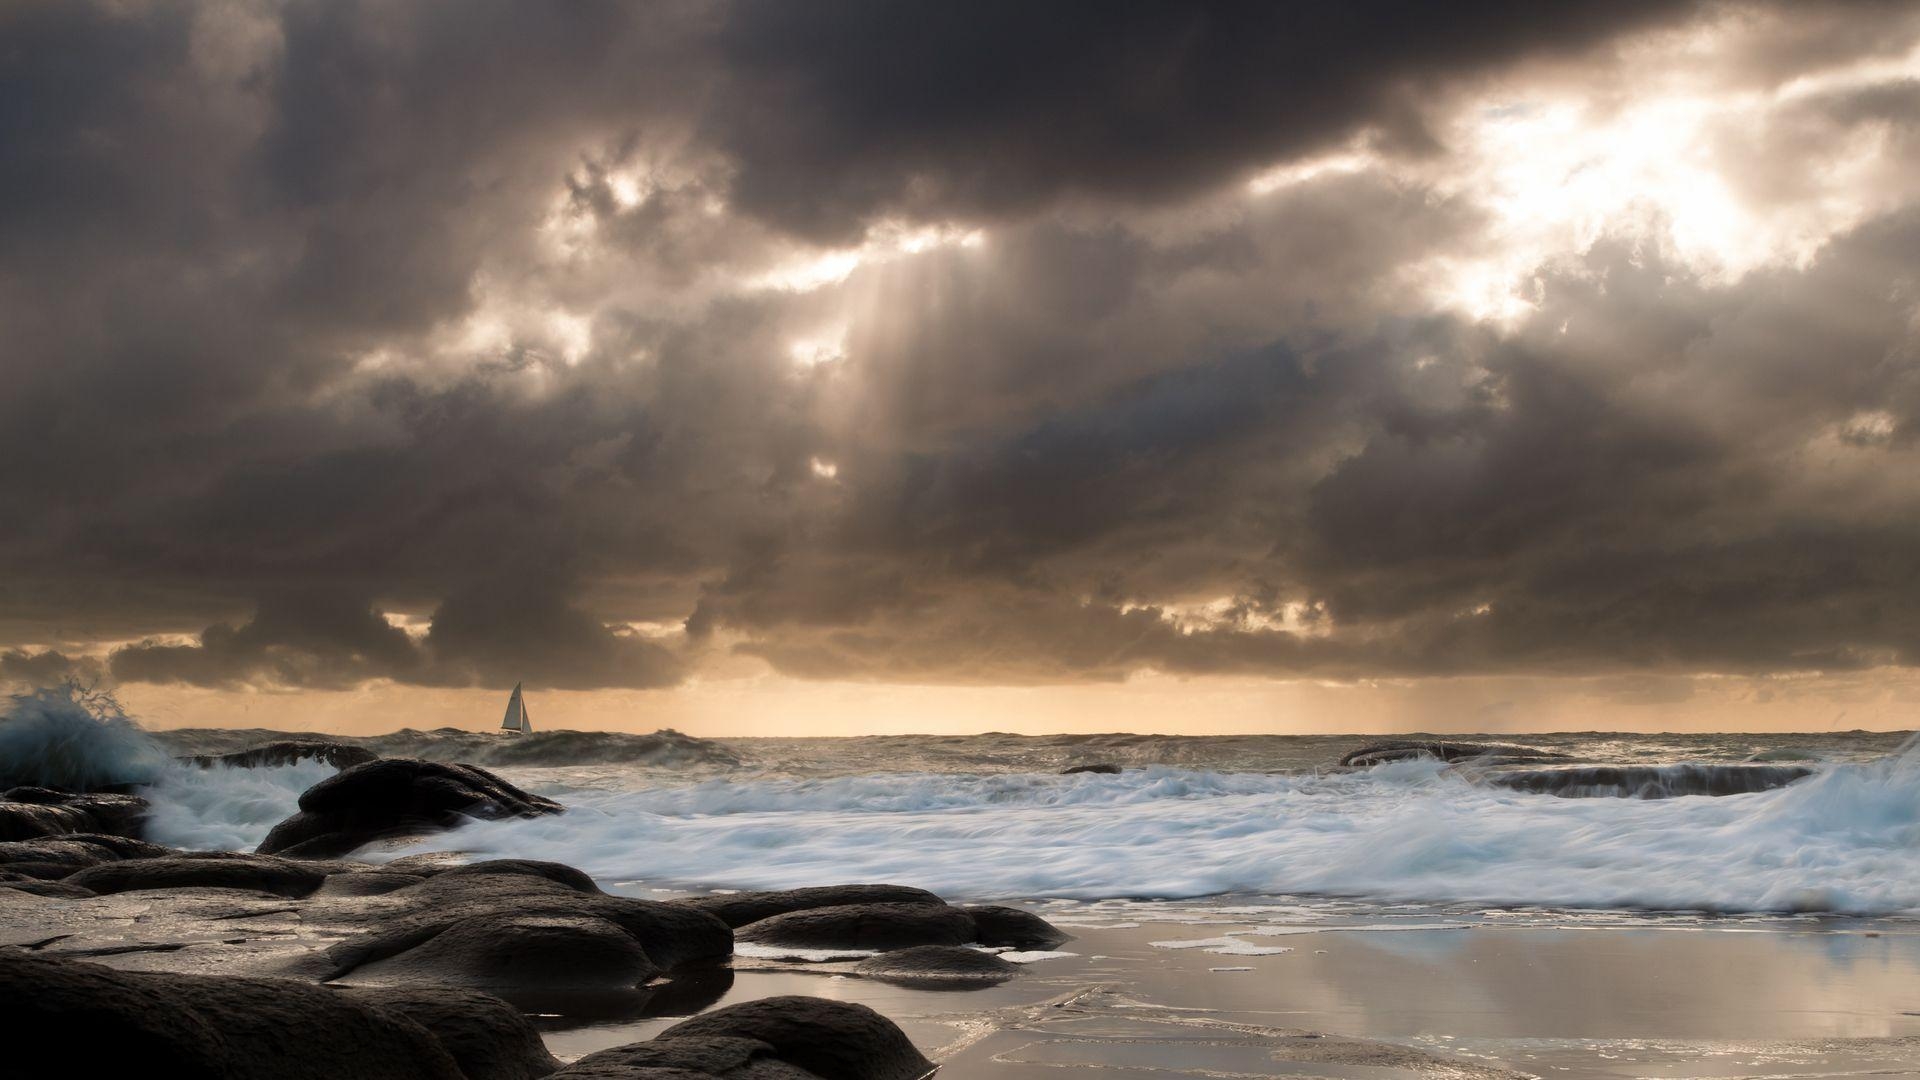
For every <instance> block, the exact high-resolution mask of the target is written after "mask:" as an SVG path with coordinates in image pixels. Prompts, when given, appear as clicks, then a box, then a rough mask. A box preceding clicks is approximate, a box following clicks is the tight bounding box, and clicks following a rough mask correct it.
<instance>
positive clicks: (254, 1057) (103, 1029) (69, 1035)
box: [0, 949, 468, 1080]
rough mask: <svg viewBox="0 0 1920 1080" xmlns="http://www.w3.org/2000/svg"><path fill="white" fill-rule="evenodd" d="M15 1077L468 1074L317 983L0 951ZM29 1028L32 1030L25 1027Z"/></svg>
mask: <svg viewBox="0 0 1920 1080" xmlns="http://www.w3.org/2000/svg"><path fill="white" fill-rule="evenodd" d="M0 1015H3V1016H5V1017H6V1018H7V1025H8V1029H9V1030H11V1031H14V1032H16V1033H18V1036H19V1037H16V1038H10V1039H8V1040H7V1046H6V1050H5V1052H4V1053H5V1056H4V1058H3V1059H0V1060H4V1062H5V1069H6V1071H7V1073H8V1075H18V1076H188V1077H220V1078H222V1080H338V1078H340V1077H344V1076H351V1077H354V1078H356V1080H468V1078H466V1077H465V1076H464V1075H463V1074H462V1073H461V1071H460V1067H459V1065H458V1064H456V1063H455V1060H454V1058H453V1057H452V1055H451V1054H450V1053H449V1052H448V1051H447V1049H446V1048H445V1047H443V1046H442V1045H441V1044H440V1041H439V1040H438V1039H436V1038H435V1037H434V1036H433V1034H432V1033H431V1032H430V1031H429V1030H428V1029H427V1028H425V1027H423V1026H421V1025H420V1024H418V1023H416V1022H415V1021H413V1020H411V1019H408V1018H407V1017H406V1016H404V1015H402V1014H401V1013H399V1012H397V1011H393V1010H389V1009H385V1008H380V1007H378V1006H376V1005H374V1004H372V1003H370V1002H366V1001H359V1000H355V999H354V998H353V997H352V996H350V995H347V994H342V993H340V992H338V991H335V990H332V989H329V988H327V987H323V986H314V985H312V984H309V983H301V982H293V981H290V980H284V979H249V978H236V977H232V976H207V975H177V974H161V973H156V972H139V971H116V970H113V969H111V968H105V967H100V966H98V965H95V964H87V963H79V962H74V961H68V960H58V959H54V958H51V957H46V956H39V955H34V954H30V953H26V952H22V951H20V950H18V949H0ZM29 1033H30V1034H29Z"/></svg>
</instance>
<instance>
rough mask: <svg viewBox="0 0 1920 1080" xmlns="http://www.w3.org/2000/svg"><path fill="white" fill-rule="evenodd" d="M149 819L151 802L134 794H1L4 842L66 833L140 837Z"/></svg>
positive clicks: (27, 790) (23, 790)
mask: <svg viewBox="0 0 1920 1080" xmlns="http://www.w3.org/2000/svg"><path fill="white" fill-rule="evenodd" d="M146 816H147V801H146V800H145V799H142V798H139V797H137V796H134V795H121V794H103V793H99V792H94V793H89V794H84V795H82V794H75V793H73V792H70V791H55V790H53V789H51V788H40V787H17V788H13V789H11V790H9V791H7V792H6V793H5V794H0V840H32V839H35V838H36V837H42V836H60V835H62V834H65V833H100V834H105V835H110V836H125V837H137V836H139V835H140V826H141V824H142V823H143V822H144V821H145V820H146Z"/></svg>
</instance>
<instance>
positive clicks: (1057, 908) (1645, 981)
mask: <svg viewBox="0 0 1920 1080" xmlns="http://www.w3.org/2000/svg"><path fill="white" fill-rule="evenodd" d="M1041 910H1043V911H1045V912H1046V913H1047V914H1048V916H1049V917H1050V918H1054V919H1057V920H1059V921H1060V922H1061V923H1062V925H1064V926H1067V927H1068V928H1069V929H1071V930H1072V931H1073V932H1074V933H1075V934H1076V935H1077V938H1076V940H1074V941H1073V942H1070V943H1068V944H1067V945H1064V946H1062V947H1061V948H1062V950H1063V951H1067V952H1071V953H1073V954H1074V955H1072V956H1065V957H1059V958H1055V959H1047V960H1041V961H1038V962H1035V963H1033V964H1031V965H1029V966H1028V967H1027V969H1026V971H1025V973H1024V974H1023V975H1022V976H1021V977H1019V978H1017V979H1014V980H1013V981H1011V982H1008V983H1005V984H1002V985H1000V986H998V987H994V988H991V989H986V990H977V991H964V992H962V991H929V990H918V989H909V988H904V987H895V986H889V985H887V984H883V983H877V982H873V981H870V980H864V979H856V978H850V977H847V976H846V974H845V967H846V965H844V964H815V965H806V966H801V967H796V966H794V965H791V964H783V963H778V962H773V961H767V960H752V959H746V958H736V959H735V961H734V970H733V972H732V974H731V981H730V983H729V984H727V985H725V986H709V987H708V988H707V992H705V993H702V994H696V995H691V998H692V1000H689V1001H688V1002H687V1004H688V1005H690V1006H693V1007H703V1006H705V1005H707V1004H708V1003H709V1002H710V1003H711V1004H731V1003H734V1002H737V1001H744V1000H750V999H752V998H757V997H764V996H769V995H773V994H788V993H800V994H813V995H818V996H824V997H832V998H842V999H846V1000H852V1001H859V1002H863V1003H865V1004H868V1005H871V1006H873V1007H874V1008H876V1009H879V1010H880V1011H881V1012H883V1013H885V1014H886V1015H887V1016H889V1017H891V1018H893V1019H894V1020H895V1021H896V1022H898V1023H900V1024H901V1025H902V1026H903V1027H904V1028H905V1029H906V1030H907V1031H908V1033H909V1034H910V1035H911V1036H912V1037H913V1038H914V1040H915V1041H916V1042H917V1043H919V1044H920V1046H921V1047H922V1049H924V1050H926V1051H927V1052H928V1053H929V1055H930V1056H932V1057H933V1058H934V1059H935V1060H936V1061H939V1062H941V1064H942V1066H943V1068H942V1071H941V1076H942V1077H944V1078H946V1080H1025V1078H1039V1077H1049V1078H1053V1080H1061V1078H1063V1077H1071V1076H1075V1075H1085V1076H1088V1077H1090V1078H1091V1077H1099V1078H1101V1080H1129V1078H1135V1077H1138V1078H1147V1077H1162V1078H1170V1077H1239V1076H1311V1077H1403V1076H1404V1077H1461V1078H1469V1077H1510V1076H1529V1075H1532V1076H1547V1077H1567V1078H1570V1080H1577V1078H1592V1080H1602V1078H1604V1080H1625V1078H1633V1077H1653V1078H1660V1080H1679V1078H1685V1077H1702V1078H1705V1077H1714V1078H1727V1077H1771V1078H1780V1077H1839V1076H1920V923H1915V922H1911V921H1905V920H1867V919H1828V918H1804V919H1793V918H1785V919H1783V918H1751V917H1747V918H1726V919H1713V918H1702V917H1699V916H1693V915H1673V916H1664V917H1663V916H1659V915H1633V914H1606V913H1597V914H1558V913H1552V912H1474V911H1444V910H1443V911H1434V910H1424V911H1423V910H1418V909H1408V910H1406V911H1404V912H1399V913H1391V914H1389V915H1387V916H1385V917H1382V916H1381V915H1379V914H1378V910H1377V909H1375V911H1374V913H1373V914H1371V915H1367V914H1364V913H1362V912H1360V911H1358V910H1356V911H1355V912H1353V913H1352V914H1351V915H1349V916H1344V917H1343V916H1341V915H1340V914H1339V913H1338V912H1337V911H1331V912H1330V911H1329V910H1327V908H1326V907H1325V906H1320V907H1316V908H1314V909H1311V910H1308V909H1291V908H1285V907H1276V908H1273V909H1272V911H1273V912H1278V913H1279V914H1264V915H1259V916H1253V915H1243V914H1240V913H1239V912H1242V911H1250V910H1259V909H1258V907H1257V906H1256V907H1253V908H1245V907H1236V905H1233V904H1231V903H1224V902H1223V903H1216V904H1186V905H1166V904H1129V903H1125V902H1117V903H1108V904H1099V905H1087V904H1057V905H1052V906H1047V907H1042V908H1041ZM1161 919H1165V920H1169V921H1148V920H1161ZM1203 920H1205V921H1203ZM1127 923H1136V924H1137V925H1126V924H1127ZM1155 942H1159V943H1162V944H1160V945H1155V944H1154V943H1155ZM1168 942H1177V943H1192V942H1212V943H1214V944H1210V945H1199V946H1196V947H1190V948H1170V947H1166V944H1165V943H1168ZM1268 949H1288V950H1290V951H1286V952H1266V951H1262V950H1268ZM1216 950H1220V951H1216ZM699 999H706V1000H699ZM661 1005H665V1003H664V1002H663V1003H661ZM666 1007H668V1008H669V1010H670V1011H678V1010H672V1009H671V1006H666ZM646 1011H648V1012H652V1011H654V1010H653V1009H648V1010H646ZM671 1022H672V1020H671V1019H670V1018H666V1017H634V1018H625V1019H611V1020H608V1021H605V1022H595V1023H585V1024H583V1023H581V1022H580V1018H579V1017H577V1016H575V1017H571V1018H568V1017H558V1016H555V1017H548V1018H546V1019H545V1020H544V1024H545V1026H546V1027H547V1029H548V1034H547V1042H548V1045H549V1047H550V1048H551V1049H552V1050H553V1051H554V1052H555V1053H556V1054H558V1055H560V1056H561V1057H562V1058H566V1059H571V1058H574V1057H577V1056H579V1055H581V1054H584V1053H587V1052H590V1051H592V1050H595V1049H599V1048H601V1047H604V1046H613V1045H618V1044H620V1043H623V1042H629V1041H632V1040H634V1039H638V1038H645V1037H647V1036H650V1035H652V1034H653V1033H654V1032H656V1031H658V1030H660V1029H661V1028H664V1027H666V1026H667V1025H668V1024H670V1023H671Z"/></svg>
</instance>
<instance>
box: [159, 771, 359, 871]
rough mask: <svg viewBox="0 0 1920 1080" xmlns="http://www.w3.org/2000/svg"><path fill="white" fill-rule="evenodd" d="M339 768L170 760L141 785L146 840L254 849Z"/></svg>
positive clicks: (184, 845) (195, 846) (206, 847)
mask: <svg viewBox="0 0 1920 1080" xmlns="http://www.w3.org/2000/svg"><path fill="white" fill-rule="evenodd" d="M335 771H336V770H335V769H334V767H333V766H331V765H328V764H327V763H326V762H324V761H316V760H312V759H308V760H305V761H301V762H297V763H295V764H293V765H280V766H269V767H262V768H235V767H231V766H226V765H215V766H212V767H210V768H203V767H201V766H198V765H190V764H186V763H183V762H170V763H168V764H167V766H166V767H164V768H163V769H161V770H160V771H159V773H158V774H157V775H156V776H155V777H154V779H153V782H152V783H151V784H150V785H149V786H146V787H142V788H140V789H139V792H140V795H141V796H143V797H144V798H145V799H146V800H147V803H148V811H147V819H146V838H147V839H149V840H152V841H153V842H155V843H157V844H169V845H172V846H174V847H182V848H192V849H196V850H225V851H251V850H253V848H254V847H255V846H256V845H258V844H259V843H260V841H261V840H264V839H266V835H267V833H268V832H269V831H270V830H272V828H273V827H274V825H276V824H278V823H279V822H280V821H282V820H283V819H285V818H286V817H288V816H289V815H291V814H292V813H293V812H294V811H296V810H298V809H299V802H300V793H301V792H303V791H305V790H307V789H308V788H310V787H312V786H313V785H315V784H317V783H319V782H320V781H322V780H325V779H326V778H327V777H329V776H332V775H333V774H334V773H335Z"/></svg>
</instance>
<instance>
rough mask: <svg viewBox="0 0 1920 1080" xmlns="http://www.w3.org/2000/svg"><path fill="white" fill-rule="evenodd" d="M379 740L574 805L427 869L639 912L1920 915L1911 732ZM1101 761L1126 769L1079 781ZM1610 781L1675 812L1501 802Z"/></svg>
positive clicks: (159, 814) (236, 788) (1577, 800)
mask: <svg viewBox="0 0 1920 1080" xmlns="http://www.w3.org/2000/svg"><path fill="white" fill-rule="evenodd" d="M260 735H261V733H248V732H231V733H230V732H203V731H192V732H189V731H181V732H172V733H165V735H164V736H163V738H164V740H165V741H166V742H167V743H168V744H170V748H171V749H174V750H175V751H176V752H209V751H218V750H221V749H225V748H230V747H231V746H234V745H241V744H246V743H251V742H257V741H259V738H260ZM1449 738H1454V739H1470V738H1473V737H1472V736H1449ZM362 741H365V742H367V743H368V744H369V745H372V746H373V747H374V748H375V749H378V750H381V751H382V752H386V753H400V752H404V753H413V754H419V755H423V756H443V757H458V758H462V759H465V760H479V761H481V762H483V763H486V764H489V765H490V767H494V768H496V769H498V770H499V771H501V772H502V773H503V774H504V775H506V776H508V777H509V778H511V779H513V780H514V781H516V782H518V783H520V784H522V785H523V786H526V787H528V788H530V789H532V790H535V791H538V792H540V793H541V794H545V795H549V796H551V797H553V798H556V799H559V800H560V801H561V802H563V803H565V804H567V805H568V806H569V807H571V808H572V809H571V812H570V813H568V814H566V815H563V816H559V817H552V818H541V819H533V820H526V821H508V822H489V823H476V824H474V825H471V826H469V827H466V828H463V829H461V830H459V831H457V832H455V833H450V834H447V835H446V836H444V837H441V838H438V839H437V840H435V841H433V843H434V844H435V845H437V846H440V847H445V848H449V849H458V850H462V851H468V852H472V853H474V854H475V855H476V856H479V857H507V856H513V857H530V858H545V859H555V860H559V861H562V862H567V863H571V864H573V865H576V866H579V867H580V868H582V869H584V870H587V871H588V872H589V873H592V874H593V875H594V876H595V877H596V878H600V879H603V880H607V881H611V882H618V883H622V885H623V887H624V888H628V889H644V888H660V889H688V888H736V889H744V888H785V887H793V886H802V885H818V884H830V883H835V882H848V881H875V882H878V881H886V882H899V883H904V884H913V885H919V886H922V887H925V888H929V889H932V890H934V891H936V892H939V893H941V894H942V895H945V896H948V897H951V898H954V899H976V900H983V899H1038V900H1046V899H1071V900H1076V901H1083V902H1084V901H1099V900H1114V899H1147V900H1181V899H1192V898H1199V897H1209V896H1219V895H1223V894H1234V895H1252V896H1284V897H1290V898H1306V902H1316V901H1326V902H1332V901H1335V900H1338V901H1340V902H1342V903H1347V904H1351V903H1353V902H1356V901H1357V902H1361V903H1374V904H1400V903H1406V902H1426V903H1436V904H1447V903H1472V904H1481V905H1501V906H1526V905H1536V906H1550V907H1556V908H1565V909H1572V910H1592V909H1637V910H1651V911H1676V910H1677V911H1711V912H1719V913H1742V912H1802V913H1806V912H1813V913H1819V912H1831V913H1842V914H1856V915H1864V914H1879V915H1908V914H1920V750H1915V749H1912V748H1910V747H1909V745H1908V743H1909V739H1908V736H1907V735H1905V734H1902V733H1869V732H1843V733H1832V734H1824V735H1780V736H1776V735H1651V736H1640V735H1620V734H1558V735H1543V736H1534V737H1528V738H1526V739H1524V740H1519V741H1522V742H1524V743H1525V744H1526V745H1528V746H1531V747H1534V748H1537V749H1539V750H1541V751H1545V752H1547V753H1550V754H1554V755H1560V756H1559V757H1556V758H1554V759H1552V760H1550V761H1547V762H1544V763H1534V764H1528V765H1518V766H1504V767H1497V768H1486V767H1482V766H1476V765H1473V764H1459V765H1450V764H1446V763H1443V762H1440V761H1435V760H1417V761H1400V762H1391V763H1387V764H1382V765H1377V766H1374V767H1371V768H1360V769H1349V768H1342V767H1340V766H1339V765H1338V762H1339V759H1340V758H1341V756H1342V755H1343V754H1344V753H1346V752H1347V751H1350V750H1353V749H1355V748H1357V747H1360V746H1363V745H1366V744H1367V743H1368V742H1369V741H1372V740H1370V739H1369V738H1368V737H1365V736H1241V737H1218V738H1214V737H1207V738H1194V737H1180V736H1136V735H1097V736H1050V737H1023V736H1013V735H980V736H965V737H919V736H901V737H889V738H855V739H752V740H721V741H708V740H698V739H691V738H688V737H685V736H674V735H671V734H668V735H659V736H612V735H594V734H586V733H572V732H558V733H551V734H546V735H535V736H532V737H527V738H520V739H516V738H513V737H510V736H508V737H496V736H483V735H475V734H471V733H456V732H446V733H431V732H427V733H422V732H403V733H398V734H395V735H392V736H383V737H379V738H375V739H371V740H362ZM1507 741H1515V740H1512V739H1509V740H1507ZM1089 763H1110V764H1115V765H1119V766H1122V767H1123V769H1124V770H1125V771H1123V772H1121V773H1119V774H1118V775H1105V774H1078V775H1060V770H1061V769H1062V768H1063V767H1065V766H1069V765H1074V764H1089ZM1592 765H1608V766H1631V767H1633V768H1635V769H1638V770H1640V772H1639V773H1636V774H1635V775H1637V776H1644V775H1647V774H1648V773H1649V771H1651V774H1652V775H1655V776H1659V777H1664V778H1666V780H1664V781H1663V783H1664V784H1665V787H1664V788H1663V789H1662V790H1660V791H1658V792H1655V793H1657V794H1663V795H1668V796H1670V797H1663V798H1635V797H1607V796H1604V795H1598V796H1595V795H1590V796H1588V797H1562V795H1564V794H1565V793H1566V792H1564V791H1563V792H1561V793H1560V794H1554V793H1543V792H1539V791H1532V790H1517V789H1515V788H1514V787H1510V786H1502V784H1503V783H1505V782H1511V781H1512V780H1513V778H1514V776H1515V775H1516V774H1520V773H1526V774H1528V775H1535V774H1538V773H1540V772H1541V771H1542V770H1545V771H1548V772H1559V771H1563V770H1567V769H1574V768H1579V767H1582V766H1592ZM1723 768H1732V769H1734V770H1736V771H1739V770H1752V769H1758V770H1761V771H1763V772H1764V771H1765V770H1769V769H1795V770H1799V769H1804V770H1805V771H1806V775H1805V776H1803V777H1800V778H1798V779H1793V780H1792V782H1790V783H1784V784H1783V786H1779V787H1775V788H1773V789H1771V790H1762V791H1753V792H1747V793H1742V794H1730V795H1717V796H1715V795H1708V794H1689V793H1688V792H1689V791H1691V790H1695V789H1698V790H1703V791H1704V790H1709V789H1712V788H1713V784H1712V783H1711V782H1709V781H1711V778H1712V776H1713V775H1715V774H1714V773H1713V770H1714V769H1723ZM329 771H330V770H329V769H328V768H327V767H326V766H323V765H318V764H311V763H309V764H303V765H299V766H294V767H290V768H283V769H253V770H214V771H212V772H206V771H202V770H190V769H174V770H170V771H168V772H167V773H166V774H165V775H163V776H162V777H161V778H160V780H159V782H158V783H157V784H155V785H154V786H153V788H152V789H151V795H152V797H153V801H154V803H155V807H156V810H155V820H154V825H153V827H154V829H155V830H156V834H157V835H156V838H157V839H161V840H163V841H166V842H170V843H177V844H182V845H189V846H221V847H245V846H250V844H251V843H253V842H256V841H257V840H258V839H259V837H260V836H262V835H264V833H265V830H266V829H267V828H268V827H270V826H271V825H272V824H273V823H274V822H275V821H277V820H278V819H279V818H280V817H281V816H284V814H285V813H287V812H290V811H291V809H292V805H293V800H294V798H295V797H297V795H298V793H299V791H301V790H303V789H304V788H305V787H306V786H308V785H310V784H311V783H313V782H314V781H315V780H317V779H319V778H320V777H322V776H324V775H326V774H327V772H329ZM1786 775H1787V776H1789V777H1791V776H1796V775H1798V773H1797V771H1796V772H1793V773H1788V774H1786ZM1703 778H1704V779H1703ZM1642 793H1643V794H1644V793H1646V792H1644V791H1643V792H1642Z"/></svg>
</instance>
